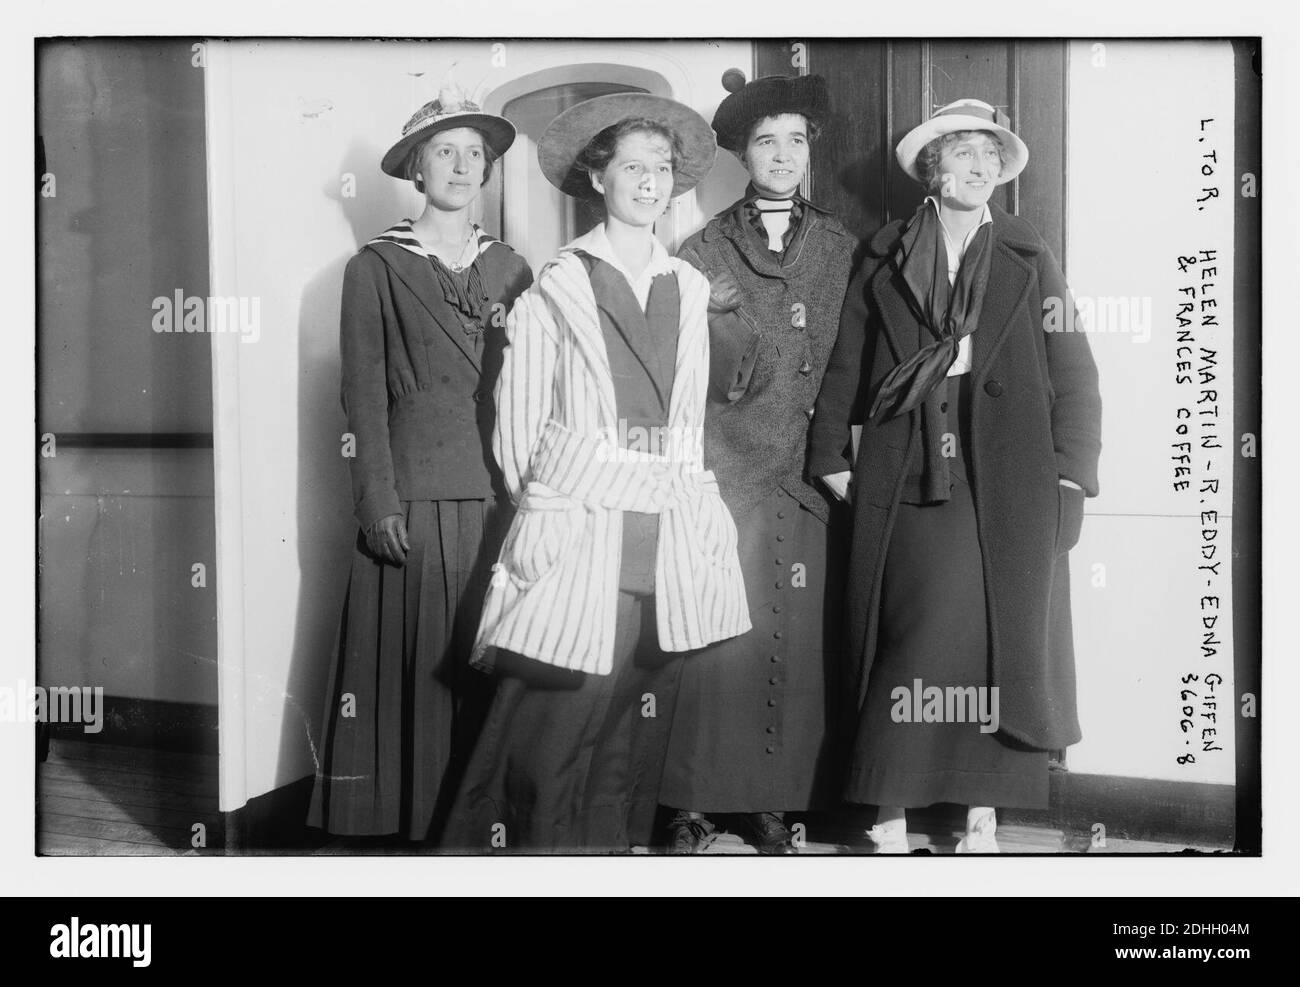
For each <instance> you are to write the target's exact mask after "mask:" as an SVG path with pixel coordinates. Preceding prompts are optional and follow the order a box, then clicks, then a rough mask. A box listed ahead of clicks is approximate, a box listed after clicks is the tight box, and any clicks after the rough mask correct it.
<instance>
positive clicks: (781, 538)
mask: <svg viewBox="0 0 1300 987" xmlns="http://www.w3.org/2000/svg"><path fill="white" fill-rule="evenodd" d="M776 540H777V541H785V535H777V536H776Z"/></svg>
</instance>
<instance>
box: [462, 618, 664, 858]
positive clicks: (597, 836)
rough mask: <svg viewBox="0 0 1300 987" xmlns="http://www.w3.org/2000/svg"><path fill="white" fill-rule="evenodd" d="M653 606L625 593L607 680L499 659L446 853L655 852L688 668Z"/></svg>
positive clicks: (510, 656)
mask: <svg viewBox="0 0 1300 987" xmlns="http://www.w3.org/2000/svg"><path fill="white" fill-rule="evenodd" d="M681 665H682V660H681V656H680V655H676V654H671V655H670V654H665V653H664V652H662V651H660V650H659V646H658V641H657V632H656V629H655V609H654V598H653V597H652V596H637V595H633V594H631V593H627V592H620V593H619V596H618V623H617V635H616V642H615V648H614V666H613V670H612V671H611V673H610V674H609V675H592V674H588V673H584V672H575V671H571V670H569V669H564V668H557V667H555V666H552V665H547V664H544V663H542V662H538V661H533V660H531V659H529V658H524V657H522V656H520V655H516V654H512V653H510V652H499V653H498V655H497V659H496V670H497V674H498V676H499V678H500V679H501V681H500V684H499V685H498V687H497V691H496V696H495V697H494V699H493V702H492V708H491V711H490V712H489V713H488V718H487V722H486V723H485V724H484V727H483V731H482V733H481V734H480V736H479V740H478V745H477V746H476V747H475V749H474V754H473V756H472V758H471V760H470V764H469V767H468V769H467V770H466V773H465V780H464V783H463V785H462V787H461V792H460V795H459V796H458V797H457V799H456V802H455V806H454V808H453V809H452V815H451V819H450V820H449V822H448V826H447V830H446V834H445V837H444V839H443V841H442V846H443V847H444V848H446V849H452V850H470V851H475V852H482V851H486V852H495V853H502V852H510V851H512V850H513V851H532V852H619V851H625V850H627V849H628V848H629V847H631V846H633V845H645V844H648V843H649V841H650V838H651V832H652V829H653V824H654V815H655V810H656V807H657V802H658V791H659V780H660V776H661V775H662V773H663V759H664V750H665V748H666V746H667V741H668V729H669V724H670V723H671V721H672V715H673V698H674V696H675V694H676V690H677V678H678V673H679V671H680V669H681Z"/></svg>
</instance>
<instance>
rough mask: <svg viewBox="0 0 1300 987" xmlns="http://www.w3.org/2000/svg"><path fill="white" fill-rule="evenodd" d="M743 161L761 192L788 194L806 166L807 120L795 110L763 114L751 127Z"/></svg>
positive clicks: (782, 197)
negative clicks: (792, 111) (769, 115)
mask: <svg viewBox="0 0 1300 987" xmlns="http://www.w3.org/2000/svg"><path fill="white" fill-rule="evenodd" d="M744 163H745V168H746V170H747V171H748V172H749V178H750V181H752V182H753V183H754V188H756V189H757V190H758V191H759V192H760V193H761V194H763V195H767V196H771V197H773V198H777V199H784V198H786V197H788V196H789V195H790V194H791V193H792V192H794V191H795V190H796V189H797V188H798V187H799V183H800V182H801V181H803V175H804V172H805V171H806V170H807V168H808V121H807V120H805V119H804V118H803V115H802V114H799V113H782V114H781V115H780V116H774V117H764V118H763V119H762V120H760V121H759V122H758V123H756V124H755V125H754V127H753V128H752V132H751V136H750V138H749V143H748V144H747V145H746V146H745V154H744Z"/></svg>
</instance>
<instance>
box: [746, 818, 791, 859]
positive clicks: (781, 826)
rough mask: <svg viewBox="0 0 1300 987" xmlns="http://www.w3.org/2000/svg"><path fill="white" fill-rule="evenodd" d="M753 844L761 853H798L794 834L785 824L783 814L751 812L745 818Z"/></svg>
mask: <svg viewBox="0 0 1300 987" xmlns="http://www.w3.org/2000/svg"><path fill="white" fill-rule="evenodd" d="M745 825H746V827H747V828H748V829H749V832H750V837H751V842H752V843H753V844H754V848H755V849H756V850H758V852H759V853H771V854H783V853H798V852H799V849H798V847H796V846H795V845H794V834H793V833H791V832H790V829H789V827H788V826H786V824H785V814H784V813H782V812H751V813H749V814H747V815H746V816H745Z"/></svg>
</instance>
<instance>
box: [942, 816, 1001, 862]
mask: <svg viewBox="0 0 1300 987" xmlns="http://www.w3.org/2000/svg"><path fill="white" fill-rule="evenodd" d="M997 831H998V820H997V816H995V815H994V814H993V813H991V812H990V813H989V814H988V815H987V816H980V817H979V819H978V820H976V822H975V829H974V830H967V831H966V835H965V836H963V837H962V838H961V839H960V840H958V841H957V848H956V850H954V851H953V852H954V853H1001V852H1002V851H1001V850H999V849H998V841H997V840H996V839H995V838H994V834H995V833H996V832H997Z"/></svg>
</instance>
